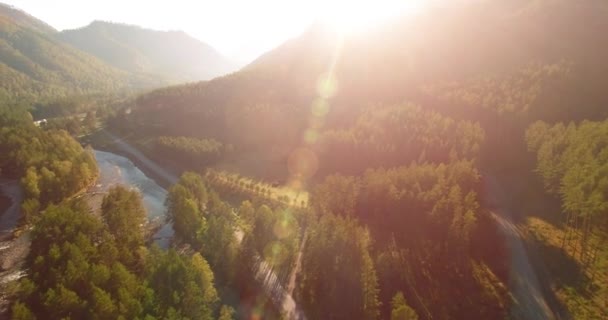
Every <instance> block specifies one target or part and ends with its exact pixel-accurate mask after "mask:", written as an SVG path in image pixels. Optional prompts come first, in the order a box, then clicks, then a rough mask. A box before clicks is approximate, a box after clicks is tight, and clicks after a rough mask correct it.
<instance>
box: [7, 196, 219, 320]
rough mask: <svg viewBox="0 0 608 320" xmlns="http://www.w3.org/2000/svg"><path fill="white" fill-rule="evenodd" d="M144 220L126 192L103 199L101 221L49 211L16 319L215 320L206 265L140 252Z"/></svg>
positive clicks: (80, 208)
mask: <svg viewBox="0 0 608 320" xmlns="http://www.w3.org/2000/svg"><path fill="white" fill-rule="evenodd" d="M144 217H145V212H144V211H143V208H142V204H141V199H140V198H139V195H138V194H137V193H136V192H135V191H129V190H127V189H125V188H123V187H115V188H113V189H111V190H110V192H109V194H108V195H107V196H106V197H105V198H104V200H103V204H102V218H103V221H101V220H100V219H99V218H98V217H96V216H93V215H91V214H89V213H88V207H87V204H86V203H83V202H79V201H76V202H72V203H70V204H63V205H61V206H53V205H51V206H49V207H48V208H47V209H46V210H45V212H44V214H42V215H41V217H40V219H39V220H38V221H37V222H36V223H35V225H34V229H33V231H32V244H31V251H30V254H29V256H28V259H27V267H28V276H27V277H26V278H24V279H22V280H21V282H20V292H19V299H18V301H17V302H16V303H15V304H14V305H13V307H12V316H13V318H15V319H35V318H38V319H42V318H53V319H62V318H75V319H85V318H86V319H144V318H145V319H167V318H173V319H215V316H216V314H218V312H219V308H218V307H219V306H218V303H219V297H218V293H217V291H216V289H215V283H214V281H215V280H214V274H213V272H212V271H211V267H210V266H209V264H208V263H207V261H206V260H205V259H204V258H203V257H202V256H201V255H200V254H198V253H196V254H194V255H192V256H191V257H188V256H184V255H180V254H178V253H177V252H175V251H173V250H169V251H168V252H163V251H160V249H158V248H153V249H152V250H151V251H150V252H148V250H146V249H144V248H142V245H143V237H142V235H143V223H142V220H143V219H144ZM224 314H229V313H228V311H224Z"/></svg>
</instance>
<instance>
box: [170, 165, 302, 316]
mask: <svg viewBox="0 0 608 320" xmlns="http://www.w3.org/2000/svg"><path fill="white" fill-rule="evenodd" d="M167 208H168V213H169V218H170V220H171V221H172V222H173V226H174V229H175V236H176V240H177V242H178V243H181V244H186V245H188V246H190V247H191V248H192V249H193V250H194V251H195V252H199V253H201V254H202V256H203V257H204V258H205V259H206V260H207V261H209V264H210V265H211V268H212V269H213V270H214V271H215V272H216V274H217V276H218V284H219V287H220V288H221V291H222V292H223V293H225V294H229V293H232V294H234V292H235V291H236V292H237V293H238V295H239V299H240V300H239V301H240V302H241V303H243V304H244V305H247V304H248V303H251V302H250V301H249V300H250V299H251V298H250V297H249V294H248V292H252V291H253V292H257V294H256V295H258V296H259V295H261V296H262V297H266V298H263V299H262V301H266V302H264V303H268V301H267V300H266V299H268V298H269V297H267V295H268V293H266V294H261V292H264V290H266V289H268V290H270V289H269V287H270V286H272V287H273V288H274V287H276V286H279V285H287V280H288V279H289V275H290V273H291V271H292V269H293V266H294V263H295V260H296V256H297V253H298V249H299V247H300V241H301V238H302V234H301V224H302V221H303V219H304V213H303V212H301V211H295V210H293V209H290V208H287V207H286V206H269V205H266V204H258V205H254V204H252V203H251V202H249V201H244V202H242V204H241V205H240V207H239V208H238V210H233V209H232V206H230V205H229V204H227V203H225V202H223V201H222V200H221V199H220V198H219V195H218V194H217V193H216V192H215V191H213V190H212V189H210V188H209V185H208V184H207V183H206V181H204V180H203V179H202V178H201V176H199V175H197V174H194V173H185V174H184V175H182V177H181V178H180V180H179V182H178V183H177V184H175V185H173V186H172V187H171V189H170V190H169V194H168V197H167ZM262 263H263V264H265V265H267V266H269V268H270V271H269V272H272V274H274V276H275V277H270V276H265V277H266V278H268V277H270V278H273V279H275V280H273V282H272V283H271V284H270V285H268V284H266V286H267V287H265V288H264V284H260V283H258V282H256V279H255V275H256V274H257V273H258V272H259V271H260V266H261V264H262ZM259 286H262V287H263V289H260V287H259ZM260 290H261V291H260ZM279 294H283V292H282V291H279ZM256 299H259V297H256ZM278 299H282V295H281V296H280V297H278ZM256 303H258V302H256ZM264 303H263V304H264ZM280 307H281V306H280V305H275V306H274V308H275V311H274V312H275V313H279V311H277V310H276V308H280ZM243 308H244V309H245V311H243V310H241V311H240V312H245V313H247V311H246V308H247V307H246V306H243ZM266 316H268V317H271V316H270V315H266Z"/></svg>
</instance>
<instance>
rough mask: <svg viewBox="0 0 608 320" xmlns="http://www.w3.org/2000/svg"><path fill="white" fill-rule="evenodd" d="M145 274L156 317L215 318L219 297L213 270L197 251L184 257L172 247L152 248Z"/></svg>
mask: <svg viewBox="0 0 608 320" xmlns="http://www.w3.org/2000/svg"><path fill="white" fill-rule="evenodd" d="M147 274H148V278H149V281H150V287H151V288H152V289H153V290H154V292H155V293H156V298H155V301H154V305H155V311H156V313H157V314H158V316H159V318H162V319H167V318H176V319H182V318H187V319H213V318H214V317H213V315H214V312H215V310H216V307H217V303H218V301H219V298H218V295H217V292H216V290H215V287H214V276H213V272H212V271H211V268H210V267H209V264H208V263H207V261H205V260H204V259H203V258H202V257H201V255H200V254H198V253H196V254H194V255H193V256H192V258H191V259H187V258H184V257H182V256H180V255H179V254H178V253H177V252H175V251H174V250H169V251H168V252H161V251H160V250H153V251H152V252H151V256H150V260H149V265H148V266H147Z"/></svg>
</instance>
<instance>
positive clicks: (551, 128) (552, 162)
mask: <svg viewBox="0 0 608 320" xmlns="http://www.w3.org/2000/svg"><path fill="white" fill-rule="evenodd" d="M526 140H527V143H528V147H529V150H530V151H533V152H535V153H536V157H537V169H536V171H537V172H538V174H539V175H540V176H541V177H542V180H543V182H544V185H545V188H546V190H547V192H549V193H550V194H552V195H555V196H559V198H560V199H561V200H562V209H563V211H564V212H565V213H566V219H565V221H566V223H567V224H568V225H569V226H571V227H573V228H574V229H576V230H577V231H578V232H580V233H581V237H577V238H578V240H577V242H579V243H576V244H575V246H574V248H575V250H574V254H575V255H578V257H579V259H580V260H581V261H582V262H583V264H584V265H585V266H589V265H590V264H592V263H593V262H594V261H595V258H596V256H597V254H598V250H599V249H600V248H601V247H602V243H604V242H605V241H606V240H607V238H608V236H607V232H608V214H607V212H608V195H607V194H606V189H607V188H608V152H607V151H608V121H603V122H590V121H583V122H581V123H580V124H578V125H576V124H574V123H570V124H568V125H565V124H563V123H558V124H555V125H549V124H547V123H544V122H537V123H535V124H533V125H532V126H530V128H529V129H528V131H527V133H526ZM571 236H572V235H570V234H567V235H566V238H565V239H564V245H566V244H568V241H569V240H570V239H569V238H570V237H571ZM597 237H599V238H600V239H599V241H597V240H598V239H596V238H597Z"/></svg>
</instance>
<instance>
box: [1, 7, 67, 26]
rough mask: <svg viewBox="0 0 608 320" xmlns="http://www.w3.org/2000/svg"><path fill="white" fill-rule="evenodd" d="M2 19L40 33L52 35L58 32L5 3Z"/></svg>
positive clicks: (2, 9) (2, 8)
mask: <svg viewBox="0 0 608 320" xmlns="http://www.w3.org/2000/svg"><path fill="white" fill-rule="evenodd" d="M0 19H3V20H7V19H8V20H11V21H12V22H13V23H15V24H18V25H20V26H22V27H26V28H29V29H33V30H36V31H38V32H40V33H47V34H52V33H55V32H57V30H55V28H53V27H51V26H49V25H48V24H46V23H45V22H43V21H40V20H38V19H36V18H34V17H32V16H30V15H29V14H27V13H26V12H23V11H21V10H19V9H16V8H13V7H11V6H9V5H7V4H4V3H0Z"/></svg>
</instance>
